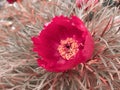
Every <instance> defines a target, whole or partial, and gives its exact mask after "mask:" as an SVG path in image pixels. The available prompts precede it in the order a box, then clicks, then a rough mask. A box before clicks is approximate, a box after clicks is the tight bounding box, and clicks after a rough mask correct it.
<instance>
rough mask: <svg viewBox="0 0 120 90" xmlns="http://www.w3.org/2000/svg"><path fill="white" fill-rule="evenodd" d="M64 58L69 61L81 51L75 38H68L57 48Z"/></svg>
mask: <svg viewBox="0 0 120 90" xmlns="http://www.w3.org/2000/svg"><path fill="white" fill-rule="evenodd" d="M57 50H58V52H59V53H60V55H61V56H62V58H64V59H66V60H69V59H71V58H72V57H74V56H75V55H76V54H77V52H78V51H79V45H78V43H77V40H75V39H73V38H67V39H65V40H61V41H60V45H59V46H58V48H57Z"/></svg>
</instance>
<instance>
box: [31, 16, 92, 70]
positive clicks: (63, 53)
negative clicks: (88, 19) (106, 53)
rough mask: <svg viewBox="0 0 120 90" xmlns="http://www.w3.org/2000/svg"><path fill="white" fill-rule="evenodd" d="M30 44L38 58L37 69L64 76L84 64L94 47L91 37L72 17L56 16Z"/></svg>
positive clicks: (77, 20) (77, 19) (79, 22)
mask: <svg viewBox="0 0 120 90" xmlns="http://www.w3.org/2000/svg"><path fill="white" fill-rule="evenodd" d="M32 40H33V44H34V51H35V52H37V53H38V55H39V56H40V59H38V65H39V66H41V67H43V68H45V69H46V70H48V71H52V72H64V71H66V70H69V69H71V68H73V67H75V66H76V65H78V64H79V63H85V62H86V61H87V60H88V59H90V57H91V56H92V53H93V47H94V42H93V39H92V36H91V35H90V33H89V32H88V30H87V28H86V27H85V26H84V23H83V22H82V21H81V20H80V19H79V18H77V17H76V16H72V18H70V19H69V18H67V17H64V16H59V17H57V16H56V17H55V18H53V19H52V21H51V22H50V23H49V24H48V25H47V26H45V27H44V29H43V30H42V31H41V32H40V34H39V35H38V36H37V37H33V38H32Z"/></svg>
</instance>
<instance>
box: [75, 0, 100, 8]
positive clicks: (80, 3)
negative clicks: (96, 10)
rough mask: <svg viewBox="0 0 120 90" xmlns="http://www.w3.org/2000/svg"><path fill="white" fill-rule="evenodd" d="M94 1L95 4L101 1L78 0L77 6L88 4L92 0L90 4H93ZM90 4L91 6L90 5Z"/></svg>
mask: <svg viewBox="0 0 120 90" xmlns="http://www.w3.org/2000/svg"><path fill="white" fill-rule="evenodd" d="M93 1H94V4H93V5H95V4H97V3H98V2H99V0H76V4H77V6H78V7H79V8H80V7H81V5H83V4H87V3H88V2H91V4H90V6H91V5H92V2H93ZM90 6H89V7H90ZM87 8H88V7H87Z"/></svg>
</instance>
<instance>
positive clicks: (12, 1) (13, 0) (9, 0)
mask: <svg viewBox="0 0 120 90" xmlns="http://www.w3.org/2000/svg"><path fill="white" fill-rule="evenodd" d="M7 1H8V2H9V3H10V4H12V3H14V2H16V1H17V0H7Z"/></svg>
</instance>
